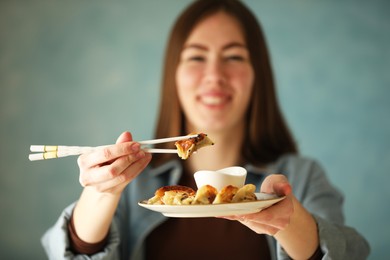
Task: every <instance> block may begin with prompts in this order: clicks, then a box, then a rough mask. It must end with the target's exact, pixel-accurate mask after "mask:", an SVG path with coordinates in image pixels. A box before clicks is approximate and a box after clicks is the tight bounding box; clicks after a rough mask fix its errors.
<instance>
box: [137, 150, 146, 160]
mask: <svg viewBox="0 0 390 260" xmlns="http://www.w3.org/2000/svg"><path fill="white" fill-rule="evenodd" d="M136 157H137V158H138V159H140V158H143V157H145V152H144V151H142V150H141V151H139V152H138V153H137V154H136Z"/></svg>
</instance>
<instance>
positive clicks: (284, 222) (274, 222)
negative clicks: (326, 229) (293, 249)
mask: <svg viewBox="0 0 390 260" xmlns="http://www.w3.org/2000/svg"><path fill="white" fill-rule="evenodd" d="M291 190H292V189H291V185H290V184H289V182H288V181H287V178H286V177H285V176H284V175H270V176H268V177H267V178H265V180H264V181H263V183H262V185H261V188H260V191H261V192H264V193H270V194H277V195H278V196H286V198H285V199H284V200H282V201H280V202H278V203H276V204H274V205H272V206H271V207H269V208H266V209H264V210H262V211H260V212H258V213H253V214H247V215H235V216H226V217H223V218H225V219H230V220H238V221H240V222H241V223H242V224H244V225H245V226H247V227H249V228H250V229H252V230H253V231H255V232H256V233H258V234H267V235H271V236H273V235H275V234H276V233H278V232H279V231H280V230H284V229H285V228H286V227H287V226H288V225H289V224H290V219H291V216H292V214H293V213H294V206H293V200H292V196H293V195H292V191H291Z"/></svg>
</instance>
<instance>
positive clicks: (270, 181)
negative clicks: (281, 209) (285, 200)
mask: <svg viewBox="0 0 390 260" xmlns="http://www.w3.org/2000/svg"><path fill="white" fill-rule="evenodd" d="M260 191H261V192H264V193H272V194H277V195H279V196H287V195H289V194H291V191H292V188H291V185H290V184H289V182H288V180H287V178H286V176H284V175H282V174H273V175H269V176H267V177H266V178H265V179H264V181H263V183H262V184H261V187H260Z"/></svg>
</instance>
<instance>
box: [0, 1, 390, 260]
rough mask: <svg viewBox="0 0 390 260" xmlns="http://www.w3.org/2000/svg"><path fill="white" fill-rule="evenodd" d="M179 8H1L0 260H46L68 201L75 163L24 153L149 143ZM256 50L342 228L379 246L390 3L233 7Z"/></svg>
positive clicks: (389, 152)
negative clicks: (259, 38) (323, 176)
mask: <svg viewBox="0 0 390 260" xmlns="http://www.w3.org/2000/svg"><path fill="white" fill-rule="evenodd" d="M190 2H191V1H188V0H186V1H184V0H164V1H130V0H128V1H109V2H107V1H50V0H42V1H12V0H2V1H0V122H1V127H0V141H1V146H0V149H1V156H0V230H1V232H0V259H45V258H46V256H45V254H44V252H43V249H42V247H41V244H40V238H41V236H42V235H43V233H44V232H45V230H46V229H48V228H49V227H50V226H51V225H53V224H54V222H55V221H56V219H57V217H58V216H59V214H60V212H61V211H62V209H63V208H64V207H66V206H67V205H68V204H70V203H71V202H73V201H74V200H76V199H77V198H78V196H79V194H80V191H81V188H80V185H79V183H78V167H77V163H76V157H70V158H63V159H57V160H47V161H36V162H30V161H28V159H27V156H28V154H29V146H30V145H31V144H63V145H90V146H96V145H103V144H111V143H113V142H115V140H116V138H117V136H118V135H119V134H120V133H121V132H123V131H125V130H130V131H131V132H132V133H133V136H134V139H136V140H143V139H149V138H151V137H152V135H153V129H154V121H155V117H156V110H157V102H158V97H159V82H160V76H161V68H162V58H163V51H164V48H165V42H166V38H167V34H168V32H169V30H170V26H171V24H172V23H173V21H174V19H175V18H176V16H177V14H178V13H179V12H180V11H181V10H182V9H183V8H184V7H185V6H186V5H187V4H188V3H190ZM244 2H245V3H247V5H248V6H249V7H250V8H252V10H253V11H254V12H255V14H256V15H257V17H258V18H259V20H260V21H261V23H262V25H263V27H264V31H265V33H266V35H267V38H268V43H269V47H270V50H271V56H272V60H273V66H274V70H275V75H276V80H277V84H278V91H279V98H280V101H281V104H282V108H283V111H284V113H285V115H286V117H287V120H288V122H289V124H290V126H291V128H292V130H293V132H294V134H295V135H296V138H297V141H298V143H299V147H300V149H301V153H302V154H304V155H307V156H310V157H314V158H316V159H317V160H318V161H320V163H321V164H322V165H323V166H324V167H325V169H326V171H327V173H328V175H329V178H330V179H331V181H332V182H333V183H334V185H335V186H337V187H338V188H339V189H340V190H341V191H342V192H343V193H344V194H345V195H346V200H345V214H346V221H347V224H348V225H351V226H354V227H355V228H356V229H358V230H359V231H360V232H361V233H362V234H363V235H364V236H365V237H366V238H367V239H368V240H369V242H370V244H371V247H372V253H371V255H370V259H385V258H386V257H387V256H388V247H389V241H390V225H389V224H388V219H389V217H390V207H389V203H388V200H389V197H390V189H389V188H388V185H389V183H390V174H389V169H390V120H389V112H390V102H389V98H390V71H389V70H390V48H389V46H390V15H389V10H390V2H388V1H385V0H383V1H379V0H374V1H365V0H357V1H336V0H332V1H303V0H302V1H299V0H294V1H271V0H268V1H264V0H261V1H259V0H247V1H244Z"/></svg>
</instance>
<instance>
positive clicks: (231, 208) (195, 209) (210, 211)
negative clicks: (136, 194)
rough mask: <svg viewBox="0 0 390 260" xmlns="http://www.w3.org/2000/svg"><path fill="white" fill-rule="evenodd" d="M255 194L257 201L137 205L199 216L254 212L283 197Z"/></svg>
mask: <svg viewBox="0 0 390 260" xmlns="http://www.w3.org/2000/svg"><path fill="white" fill-rule="evenodd" d="M256 196H257V199H258V200H257V201H249V202H240V203H225V204H210V205H150V204H147V200H143V201H140V202H139V203H138V205H140V206H141V207H144V208H147V209H149V210H152V211H157V212H160V213H162V214H163V215H164V216H167V217H177V218H199V217H219V216H229V215H242V214H250V213H256V212H259V211H261V210H262V209H265V208H267V207H269V206H271V205H273V204H275V203H277V202H279V201H281V200H283V199H284V198H285V197H278V196H276V195H272V194H265V193H256Z"/></svg>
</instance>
